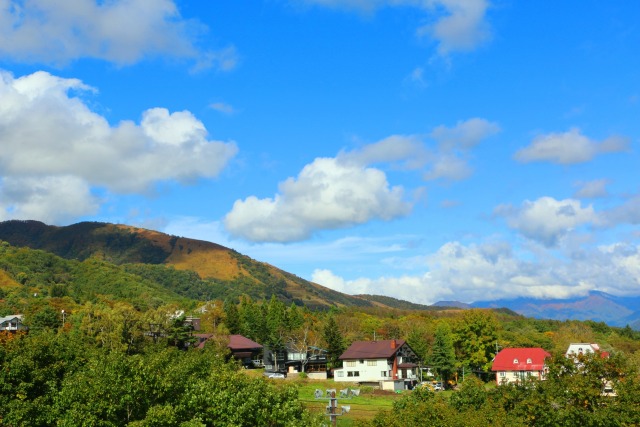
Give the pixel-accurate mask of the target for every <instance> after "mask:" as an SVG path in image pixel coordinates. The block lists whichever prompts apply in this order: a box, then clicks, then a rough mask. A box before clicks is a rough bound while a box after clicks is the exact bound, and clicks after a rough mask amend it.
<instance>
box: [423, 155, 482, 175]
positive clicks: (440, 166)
mask: <svg viewBox="0 0 640 427" xmlns="http://www.w3.org/2000/svg"><path fill="white" fill-rule="evenodd" d="M472 173H473V170H472V169H471V167H470V166H469V164H468V163H467V160H466V159H463V158H460V157H456V156H455V155H453V154H440V155H438V156H437V157H436V158H435V159H434V160H433V162H432V164H431V166H430V168H429V170H428V171H427V172H425V174H424V175H423V177H424V179H425V180H427V181H433V180H436V179H448V180H452V181H461V180H463V179H466V178H468V177H470V176H471V174H472Z"/></svg>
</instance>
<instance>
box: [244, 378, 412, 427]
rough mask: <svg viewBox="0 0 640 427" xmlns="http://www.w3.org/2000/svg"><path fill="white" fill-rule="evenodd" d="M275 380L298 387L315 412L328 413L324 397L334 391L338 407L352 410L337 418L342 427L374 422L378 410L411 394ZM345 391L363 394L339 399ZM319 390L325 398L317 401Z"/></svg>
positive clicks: (301, 397)
mask: <svg viewBox="0 0 640 427" xmlns="http://www.w3.org/2000/svg"><path fill="white" fill-rule="evenodd" d="M246 372H247V374H249V375H252V376H259V375H263V371H262V370H247V371H246ZM272 381H273V382H274V383H276V384H283V385H284V384H295V385H296V386H297V387H298V399H299V400H300V402H301V403H302V404H303V405H304V407H305V408H306V409H308V410H309V411H310V412H314V413H325V412H326V407H327V405H328V404H329V399H327V398H326V397H325V396H326V390H327V389H335V390H336V393H337V395H338V402H337V404H338V408H339V407H341V406H343V405H348V406H350V408H351V409H350V411H349V413H347V414H345V415H343V416H340V417H338V425H342V426H349V425H353V422H354V421H356V420H371V419H373V417H375V415H376V414H377V413H378V412H379V411H381V410H390V409H391V407H392V406H393V402H395V401H396V400H398V399H399V398H401V397H402V395H403V394H405V393H410V391H403V392H402V393H394V392H387V391H380V390H375V391H372V390H370V388H369V389H363V388H362V387H359V386H357V385H353V384H350V383H344V382H338V383H337V382H334V381H333V380H332V379H328V380H312V379H308V378H304V379H303V378H293V377H292V376H289V377H287V379H285V380H282V379H273V380H272ZM345 388H353V389H360V390H361V392H360V395H359V396H353V397H351V398H341V397H340V396H339V394H340V390H342V389H345ZM316 389H318V390H322V394H323V397H322V398H320V399H316V398H315V391H316ZM367 390H368V391H367ZM363 391H364V392H363ZM327 418H328V417H327Z"/></svg>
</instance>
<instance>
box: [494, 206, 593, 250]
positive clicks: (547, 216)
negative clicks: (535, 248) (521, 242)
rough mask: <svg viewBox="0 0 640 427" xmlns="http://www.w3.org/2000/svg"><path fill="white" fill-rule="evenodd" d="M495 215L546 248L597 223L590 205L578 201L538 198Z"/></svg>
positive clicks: (496, 212)
mask: <svg viewBox="0 0 640 427" xmlns="http://www.w3.org/2000/svg"><path fill="white" fill-rule="evenodd" d="M495 214H497V215H499V216H503V217H505V218H506V220H507V224H508V225H509V227H511V228H512V229H515V230H518V231H519V232H520V233H521V234H523V235H524V236H526V237H528V238H530V239H533V240H535V241H538V242H540V243H542V244H544V245H545V246H549V247H550V246H555V245H556V244H557V243H558V241H559V239H560V238H562V237H563V236H565V235H566V234H567V233H568V232H569V231H571V230H573V229H575V228H577V227H579V226H582V225H585V224H597V223H599V222H600V218H599V216H598V215H597V214H596V212H595V211H594V209H593V207H592V206H591V205H589V206H587V207H582V205H581V203H580V201H578V200H574V199H565V200H556V199H554V198H552V197H541V198H539V199H538V200H535V201H533V202H532V201H529V200H527V201H525V202H524V203H523V204H522V206H521V207H514V206H512V205H501V206H498V207H497V208H496V209H495Z"/></svg>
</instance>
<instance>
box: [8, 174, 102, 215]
mask: <svg viewBox="0 0 640 427" xmlns="http://www.w3.org/2000/svg"><path fill="white" fill-rule="evenodd" d="M99 206H100V200H99V199H98V197H96V196H94V195H93V194H92V193H91V189H90V187H89V185H88V184H87V182H86V181H84V180H82V179H80V178H78V177H75V176H68V175H61V176H45V177H7V178H0V221H5V220H8V219H14V218H21V219H38V220H40V221H43V222H46V223H57V222H66V221H69V220H72V219H74V218H77V217H79V216H82V215H87V214H94V213H96V212H97V211H98V208H99Z"/></svg>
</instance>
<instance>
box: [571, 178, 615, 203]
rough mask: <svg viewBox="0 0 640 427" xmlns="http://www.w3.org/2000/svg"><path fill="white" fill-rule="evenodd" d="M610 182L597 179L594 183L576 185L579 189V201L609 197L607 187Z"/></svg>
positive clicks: (577, 193)
mask: <svg viewBox="0 0 640 427" xmlns="http://www.w3.org/2000/svg"><path fill="white" fill-rule="evenodd" d="M608 184H609V180H607V179H596V180H594V181H587V182H579V183H577V184H576V185H577V186H578V187H579V188H578V191H576V194H575V197H577V198H579V199H596V198H601V197H607V196H608V195H609V192H608V191H607V185H608Z"/></svg>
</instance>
